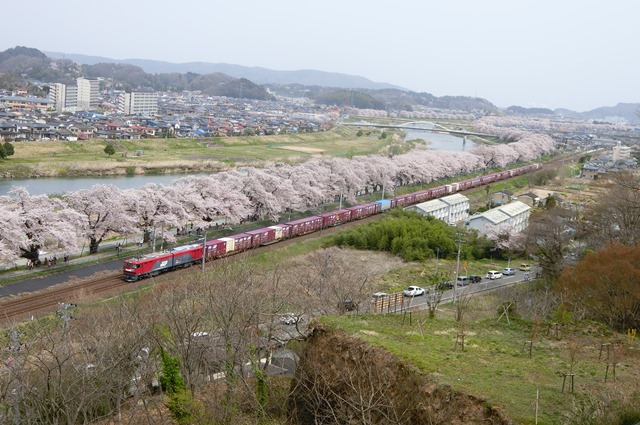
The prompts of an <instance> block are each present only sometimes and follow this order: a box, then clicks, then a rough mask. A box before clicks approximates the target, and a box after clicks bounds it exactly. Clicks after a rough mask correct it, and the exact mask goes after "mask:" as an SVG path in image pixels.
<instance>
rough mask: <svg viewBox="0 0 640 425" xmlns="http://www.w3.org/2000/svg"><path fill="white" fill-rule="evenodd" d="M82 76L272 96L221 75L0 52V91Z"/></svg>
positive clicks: (22, 50) (125, 86)
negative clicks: (152, 71)
mask: <svg viewBox="0 0 640 425" xmlns="http://www.w3.org/2000/svg"><path fill="white" fill-rule="evenodd" d="M82 76H84V77H89V78H97V77H103V78H110V79H113V80H114V84H115V87H116V88H117V89H122V90H134V89H153V90H158V91H182V90H200V91H202V92H203V93H205V94H208V95H211V96H228V97H240V96H242V97H243V98H247V99H261V100H266V99H271V98H272V97H273V96H272V95H271V94H269V92H268V91H267V90H266V89H265V88H264V87H263V86H260V85H257V84H255V83H253V82H252V81H249V80H247V79H245V78H234V77H231V76H229V75H226V74H222V73H215V74H196V73H192V72H189V73H186V74H179V73H165V74H149V73H147V72H145V71H144V70H143V69H142V68H140V67H138V66H134V65H128V64H115V63H97V64H94V65H79V64H77V63H75V62H72V61H71V60H69V59H51V58H49V57H47V56H46V55H45V54H44V53H42V52H41V51H39V50H38V49H33V48H28V47H22V46H18V47H15V48H11V49H7V50H5V51H4V52H0V88H3V89H8V90H11V89H14V88H17V87H20V86H27V85H28V83H29V82H33V81H37V82H41V83H45V84H47V83H66V84H69V83H73V82H74V81H75V79H76V78H78V77H82Z"/></svg>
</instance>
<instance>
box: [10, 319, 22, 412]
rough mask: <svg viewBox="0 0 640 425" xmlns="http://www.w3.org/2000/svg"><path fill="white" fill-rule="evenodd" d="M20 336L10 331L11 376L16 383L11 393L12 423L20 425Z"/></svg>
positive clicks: (14, 331)
mask: <svg viewBox="0 0 640 425" xmlns="http://www.w3.org/2000/svg"><path fill="white" fill-rule="evenodd" d="M20 336H21V334H20V332H18V331H17V330H15V329H14V330H13V331H11V364H10V368H11V374H12V375H13V379H14V382H16V383H17V386H16V388H14V390H13V391H12V394H13V423H14V424H15V425H20V392H21V388H20V387H21V385H22V383H21V382H20V379H19V378H18V367H19V365H18V351H19V350H20V341H19V340H18V338H19V337H20Z"/></svg>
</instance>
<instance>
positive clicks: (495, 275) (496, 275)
mask: <svg viewBox="0 0 640 425" xmlns="http://www.w3.org/2000/svg"><path fill="white" fill-rule="evenodd" d="M501 277H502V273H501V272H499V271H497V270H489V271H488V272H487V279H489V280H495V279H500V278H501Z"/></svg>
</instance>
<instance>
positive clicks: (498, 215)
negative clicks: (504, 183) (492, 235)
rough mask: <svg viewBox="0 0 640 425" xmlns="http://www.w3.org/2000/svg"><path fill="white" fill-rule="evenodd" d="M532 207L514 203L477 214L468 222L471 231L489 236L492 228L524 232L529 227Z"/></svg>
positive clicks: (517, 202)
mask: <svg viewBox="0 0 640 425" xmlns="http://www.w3.org/2000/svg"><path fill="white" fill-rule="evenodd" d="M530 213H531V207H530V206H529V205H527V204H525V203H524V202H520V201H513V202H510V203H508V204H506V205H502V206H499V207H497V208H492V209H490V210H487V211H485V212H483V213H480V214H475V215H473V216H471V217H469V219H468V220H467V224H468V226H469V227H470V228H471V229H476V230H477V231H478V232H479V233H481V234H487V233H488V231H489V230H490V229H491V228H495V227H498V226H500V227H508V228H509V229H510V230H511V231H512V232H515V233H518V232H522V231H523V230H524V229H526V228H527V226H528V225H529V214H530Z"/></svg>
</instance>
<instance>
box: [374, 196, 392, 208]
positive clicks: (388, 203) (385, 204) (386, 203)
mask: <svg viewBox="0 0 640 425" xmlns="http://www.w3.org/2000/svg"><path fill="white" fill-rule="evenodd" d="M375 202H376V204H378V205H380V211H386V210H388V209H391V208H395V207H396V201H395V198H394V199H380V200H379V201H375Z"/></svg>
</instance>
